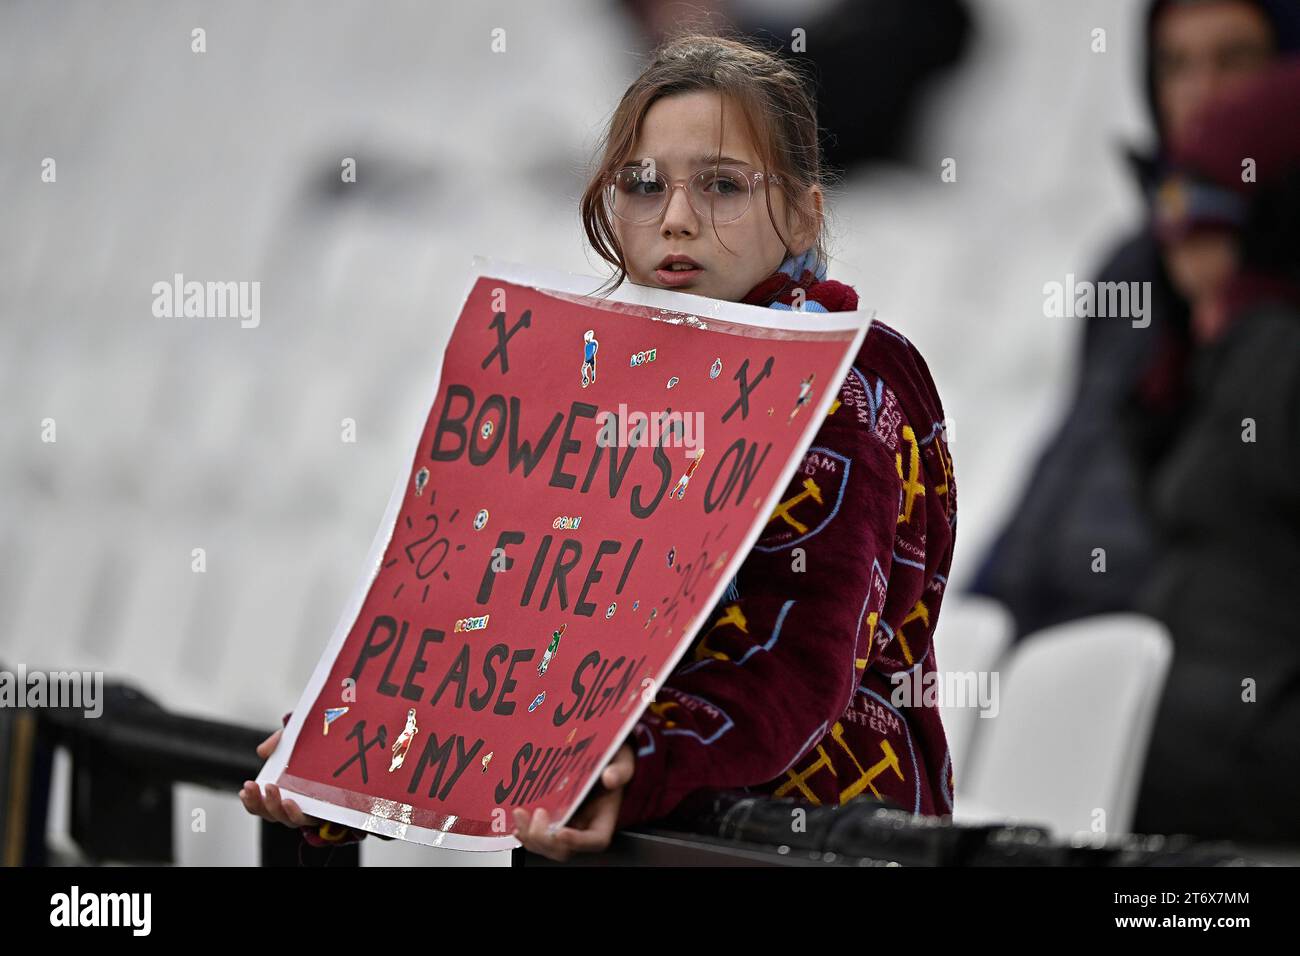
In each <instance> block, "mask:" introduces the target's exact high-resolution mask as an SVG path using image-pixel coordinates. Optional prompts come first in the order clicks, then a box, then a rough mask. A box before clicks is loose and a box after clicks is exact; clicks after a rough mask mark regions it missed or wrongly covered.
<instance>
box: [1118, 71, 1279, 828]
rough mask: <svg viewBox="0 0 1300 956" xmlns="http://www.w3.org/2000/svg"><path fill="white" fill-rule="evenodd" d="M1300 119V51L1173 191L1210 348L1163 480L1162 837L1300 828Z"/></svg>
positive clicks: (1242, 99) (1155, 758) (1153, 788)
mask: <svg viewBox="0 0 1300 956" xmlns="http://www.w3.org/2000/svg"><path fill="white" fill-rule="evenodd" d="M1298 116H1300V60H1296V59H1293V60H1291V61H1290V62H1289V63H1288V64H1286V65H1284V66H1279V67H1277V68H1276V69H1274V70H1271V71H1269V72H1268V73H1267V74H1265V75H1263V76H1261V77H1259V78H1258V79H1257V80H1256V81H1254V82H1252V83H1251V84H1250V85H1249V86H1248V87H1247V88H1245V89H1242V90H1239V91H1237V92H1235V93H1233V94H1231V95H1228V96H1225V97H1223V98H1220V99H1217V100H1216V102H1214V103H1212V104H1211V106H1210V108H1209V109H1208V110H1206V111H1205V112H1203V113H1202V114H1199V115H1198V116H1197V117H1196V118H1195V119H1194V120H1192V121H1191V122H1190V123H1189V125H1188V127H1187V128H1186V130H1185V131H1184V135H1183V137H1182V138H1181V139H1180V140H1179V143H1178V145H1177V148H1176V149H1175V150H1174V153H1173V157H1172V163H1171V171H1170V172H1169V174H1168V175H1167V176H1166V177H1165V179H1164V182H1163V184H1162V186H1161V187H1160V189H1159V191H1158V193H1157V198H1156V203H1155V226H1156V234H1157V236H1158V237H1159V238H1160V241H1161V244H1162V248H1163V252H1164V258H1165V262H1166V264H1167V267H1168V271H1169V275H1170V277H1171V280H1172V282H1173V284H1174V286H1175V287H1176V288H1177V290H1178V291H1179V293H1180V294H1181V295H1183V296H1184V297H1185V298H1186V299H1187V301H1188V303H1189V304H1190V307H1191V333H1192V342H1193V350H1192V354H1191V356H1190V359H1189V361H1188V365H1187V375H1186V380H1187V382H1188V386H1189V392H1190V396H1189V401H1188V406H1187V407H1188V411H1187V415H1186V420H1185V422H1184V424H1183V427H1182V429H1181V430H1180V432H1179V434H1178V437H1177V439H1176V441H1175V442H1174V443H1173V445H1172V446H1171V447H1170V448H1169V450H1168V451H1167V453H1165V454H1164V456H1163V457H1162V458H1161V459H1160V460H1159V462H1158V463H1156V464H1155V466H1154V469H1153V470H1152V471H1151V473H1150V475H1149V487H1148V490H1149V500H1150V505H1151V514H1152V518H1153V523H1154V525H1155V527H1156V531H1157V535H1158V538H1159V541H1160V555H1161V557H1160V560H1159V562H1158V563H1157V566H1156V568H1155V570H1154V572H1153V574H1152V575H1151V577H1150V578H1149V579H1148V581H1147V584H1146V586H1145V587H1144V588H1143V589H1142V591H1141V593H1140V595H1139V596H1138V600H1137V605H1138V609H1139V610H1142V611H1144V612H1146V613H1149V614H1151V615H1153V616H1155V617H1157V618H1159V619H1160V620H1161V621H1163V622H1164V623H1165V624H1166V625H1167V626H1168V627H1169V629H1170V632H1171V634H1172V635H1173V639H1174V657H1173V666H1172V670H1171V672H1170V675H1169V678H1168V680H1167V683H1166V686H1165V691H1164V695H1163V698H1162V700H1161V706H1160V709H1159V712H1158V715H1157V719H1156V724H1155V730H1154V734H1153V737H1152V743H1151V748H1150V753H1149V756H1148V760H1147V766H1146V771H1145V776H1144V783H1143V787H1142V791H1141V794H1140V799H1139V807H1138V814H1137V821H1136V824H1135V827H1136V829H1138V830H1140V831H1143V832H1183V833H1193V834H1197V835H1200V836H1204V837H1224V838H1234V839H1237V840H1242V841H1260V842H1265V841H1268V842H1271V841H1297V840H1300V628H1298V627H1297V626H1296V611H1295V602H1296V600H1297V586H1300V124H1298V123H1297V122H1296V117H1298ZM1149 378H1150V377H1148V380H1147V381H1144V383H1143V384H1144V385H1146V386H1148V390H1150V391H1154V392H1158V391H1159V390H1160V388H1162V387H1163V386H1162V385H1161V383H1160V382H1154V383H1152V382H1150V381H1149ZM1138 434H1139V435H1140V434H1141V432H1140V431H1139V432H1138Z"/></svg>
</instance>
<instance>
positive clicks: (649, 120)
mask: <svg viewBox="0 0 1300 956" xmlns="http://www.w3.org/2000/svg"><path fill="white" fill-rule="evenodd" d="M728 107H729V108H728V109H727V115H726V117H725V123H723V125H722V127H721V129H719V123H720V122H721V115H720V114H721V110H722V98H721V96H720V95H719V94H718V93H716V92H713V91H704V90H699V91H693V92H690V93H674V94H672V95H670V96H665V97H664V98H663V99H660V100H657V101H656V102H655V103H654V105H653V106H651V107H650V109H649V110H647V111H646V114H645V117H644V118H643V120H642V123H641V131H640V136H639V138H638V139H637V141H636V143H635V144H634V145H633V149H632V153H633V155H632V158H631V159H629V160H628V163H629V164H632V165H641V163H642V161H643V160H644V159H646V158H652V159H653V160H654V166H655V169H656V170H657V171H658V172H659V173H661V174H663V175H664V176H665V177H667V179H668V180H669V181H670V182H671V181H676V180H682V181H686V182H689V180H690V178H691V177H692V176H694V175H695V174H696V173H697V172H699V171H700V170H701V169H706V168H709V167H712V166H713V164H714V158H715V157H716V156H717V155H718V143H719V140H721V143H722V153H721V156H722V165H724V166H728V165H731V166H737V167H739V168H740V169H742V170H743V171H757V172H765V170H763V169H762V168H761V167H760V166H758V165H757V163H758V153H757V151H756V150H755V149H754V146H753V143H752V142H751V140H750V137H749V135H748V134H747V133H746V132H745V128H744V121H743V119H742V118H741V114H740V111H739V107H733V106H731V104H728ZM765 190H770V192H771V196H772V211H773V213H775V215H776V218H777V221H778V222H780V223H781V224H782V226H781V228H782V231H783V232H784V233H785V235H786V236H787V237H789V238H790V242H791V248H790V250H788V251H789V252H793V253H796V254H800V253H803V252H806V251H807V250H808V249H809V248H810V247H811V246H812V243H813V240H814V239H815V238H816V237H815V236H812V235H806V234H800V233H797V232H796V230H795V228H794V223H793V222H792V221H791V220H792V217H791V216H790V215H789V212H788V209H787V205H786V201H785V196H784V193H783V191H782V189H781V187H780V186H774V185H773V186H769V185H767V183H766V181H760V182H759V183H757V184H755V186H754V195H753V199H752V201H751V202H750V204H749V208H748V209H747V210H746V211H745V214H744V215H743V216H741V217H740V218H739V219H737V220H735V221H734V222H728V223H719V224H718V225H717V227H716V228H717V231H716V234H715V232H714V225H713V223H711V222H710V221H709V218H708V216H707V210H706V215H704V216H701V215H700V214H699V213H697V212H696V211H695V209H693V208H692V207H691V204H690V202H689V201H688V199H687V196H686V189H672V190H670V191H669V192H670V195H669V199H668V204H667V206H666V207H665V208H664V210H663V212H662V214H661V215H660V216H659V218H657V219H652V220H651V221H649V222H647V223H630V222H627V221H625V220H622V219H618V218H615V219H614V232H615V235H616V236H617V237H618V241H619V244H620V245H621V246H622V248H623V257H624V259H625V260H626V261H627V273H628V278H629V279H630V280H631V281H632V282H634V283H635V284H637V285H643V286H651V287H653V288H657V289H675V290H676V291H678V292H689V293H691V294H693V295H703V296H708V297H710V298H714V299H722V300H725V301H728V302H738V301H740V300H741V299H742V298H744V296H745V294H746V293H748V292H749V290H750V289H752V288H753V287H754V286H756V285H757V284H758V283H759V282H761V281H762V280H764V279H766V278H767V277H768V276H770V275H771V274H772V273H773V272H775V271H776V270H777V268H778V267H779V266H780V265H781V262H782V261H783V260H784V259H785V257H786V255H787V249H786V247H785V244H784V243H783V241H782V240H781V237H780V236H779V235H778V234H777V231H776V228H775V227H774V226H773V225H772V221H771V219H770V218H769V216H768V211H767V199H766V195H765ZM812 191H813V194H814V202H815V203H816V208H817V211H818V213H819V214H820V212H821V204H822V197H821V190H820V189H818V188H817V187H815V186H814V187H812ZM719 239H721V240H722V241H721V242H720V241H719ZM723 242H725V243H726V246H723V244H722V243H723ZM670 255H683V256H688V257H690V258H691V259H692V260H694V262H695V263H696V264H697V265H698V266H699V267H700V271H698V272H695V273H693V274H691V275H689V276H687V277H685V278H683V277H681V276H678V277H673V278H669V277H664V276H662V275H660V274H658V270H659V267H660V266H661V265H663V264H664V259H665V257H667V256H670Z"/></svg>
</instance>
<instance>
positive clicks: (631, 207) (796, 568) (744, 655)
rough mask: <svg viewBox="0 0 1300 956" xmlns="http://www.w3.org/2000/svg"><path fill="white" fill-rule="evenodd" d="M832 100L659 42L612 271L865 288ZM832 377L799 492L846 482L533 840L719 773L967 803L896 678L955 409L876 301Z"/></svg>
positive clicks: (610, 239) (286, 812)
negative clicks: (831, 258) (829, 197)
mask: <svg viewBox="0 0 1300 956" xmlns="http://www.w3.org/2000/svg"><path fill="white" fill-rule="evenodd" d="M815 110H816V107H815V103H814V100H813V97H812V94H811V92H810V87H809V84H808V82H807V80H806V79H805V77H804V76H803V75H801V74H800V73H798V72H797V71H796V70H795V69H793V68H792V67H791V66H790V65H789V64H787V63H785V62H783V61H782V60H780V59H778V58H777V57H775V56H773V55H771V54H768V53H766V52H763V51H761V50H758V49H754V48H752V47H750V46H746V45H744V44H742V43H738V42H734V41H731V40H728V39H723V38H720V37H716V36H705V35H698V34H689V35H686V36H682V37H680V38H677V39H675V40H671V41H669V42H668V43H667V44H665V45H664V46H663V47H661V48H660V49H659V50H658V51H657V52H656V54H655V55H654V59H653V62H652V63H651V64H650V66H649V67H648V69H647V70H646V71H645V72H644V73H643V74H642V75H641V76H640V77H639V78H638V79H637V80H636V81H635V82H634V83H633V84H632V86H631V87H630V88H629V89H628V90H627V92H626V93H625V94H624V96H623V99H622V101H621V102H620V104H619V106H618V108H617V110H616V111H615V113H614V116H613V118H612V120H611V124H610V128H609V130H608V132H607V134H606V136H605V139H604V143H603V155H602V159H601V161H600V166H599V169H598V170H597V171H596V174H595V175H594V176H593V178H592V180H591V182H590V184H589V185H588V187H587V189H586V192H585V194H584V195H583V198H582V202H581V215H582V221H583V225H584V227H585V229H586V234H587V237H588V239H589V240H590V242H591V245H592V246H593V248H594V249H595V250H596V252H597V253H598V254H599V255H600V256H601V257H602V258H603V259H605V260H606V261H607V262H609V263H610V264H611V265H612V266H614V267H615V268H616V269H617V270H618V271H617V273H616V275H615V276H614V277H613V280H612V281H613V282H614V284H615V285H618V284H620V283H621V282H622V281H623V280H624V279H630V280H631V281H632V282H633V283H635V284H637V285H644V286H651V287H654V288H665V289H675V290H677V291H679V292H687V293H693V294H696V295H703V296H708V297H711V298H715V299H723V300H727V301H731V302H746V303H751V304H754V305H759V306H766V307H770V308H777V309H796V310H798V309H802V310H804V311H814V312H830V311H852V310H854V309H856V308H857V304H858V297H857V294H856V293H855V292H854V290H853V289H852V288H850V287H849V286H846V285H844V284H843V283H839V282H835V281H832V280H829V279H827V278H826V266H825V262H826V246H825V233H824V230H823V228H822V225H823V186H824V181H825V177H824V174H823V171H822V168H821V151H820V144H819V140H818V127H817V120H816V112H815ZM679 186H680V187H682V188H681V189H680V190H679V189H678V188H677V187H679ZM838 398H839V403H838V405H833V406H832V411H831V413H830V414H828V415H827V417H826V421H825V422H824V423H823V425H822V426H821V428H820V430H819V431H818V433H817V437H816V438H815V440H814V442H813V449H810V452H809V454H808V456H807V457H806V458H805V463H804V468H803V470H802V471H801V472H800V473H799V474H798V476H797V477H796V479H795V482H794V483H792V485H791V488H790V490H789V492H788V493H787V494H786V495H785V497H784V498H783V500H787V499H789V498H792V497H794V496H795V495H797V494H798V493H799V491H800V490H802V488H803V484H804V479H805V478H806V477H808V476H815V480H816V481H817V482H819V483H820V484H821V485H822V486H824V487H826V488H834V489H836V491H837V493H838V492H839V491H840V490H841V489H842V494H839V495H838V498H837V497H836V496H835V495H831V496H826V495H823V496H822V497H823V502H824V503H823V504H822V505H821V507H822V508H823V513H822V514H821V515H820V516H818V519H817V521H816V523H815V524H814V525H812V526H813V527H818V528H820V530H818V531H816V532H815V533H814V534H812V535H801V536H800V538H799V541H798V547H799V548H801V549H802V550H803V554H802V555H801V559H799V560H796V559H795V557H794V556H793V555H792V551H793V549H794V544H792V543H786V542H788V541H791V540H792V536H791V535H788V534H787V530H786V529H788V528H790V527H791V524H790V523H789V522H787V521H785V520H783V519H782V518H781V517H780V514H779V509H778V514H774V515H773V517H772V520H771V521H770V522H769V524H768V525H767V528H766V529H765V530H764V532H763V536H762V537H761V538H760V539H759V542H758V543H759V545H760V546H762V550H759V549H758V548H756V549H755V550H753V551H751V552H750V553H749V555H748V556H747V557H746V559H745V561H744V562H743V564H742V565H741V568H740V571H739V572H738V574H737V575H736V578H735V580H733V581H732V583H731V587H730V588H729V590H728V594H727V596H726V598H725V599H724V600H723V601H722V602H721V604H719V606H718V608H717V609H716V610H715V613H714V615H713V620H714V623H713V624H712V625H711V626H709V627H707V628H705V629H704V631H703V632H702V633H701V634H700V636H699V642H698V644H697V645H696V647H695V649H694V651H693V652H691V653H688V654H687V655H686V656H685V657H684V658H683V660H682V661H681V662H680V664H679V665H678V666H677V668H676V669H675V670H674V671H673V673H672V674H671V675H670V677H669V679H668V680H667V681H666V682H665V684H664V685H663V686H661V687H659V688H658V689H657V692H656V697H655V702H654V703H652V704H651V705H650V707H649V708H648V709H647V711H646V713H645V714H644V715H643V716H642V718H641V720H640V721H639V722H638V723H637V724H636V726H635V729H634V732H633V734H632V735H631V736H630V737H629V739H628V742H627V744H625V745H624V746H623V747H622V748H620V750H619V751H618V752H617V754H616V755H615V757H614V759H613V760H612V761H611V762H610V764H609V766H608V767H606V769H605V771H604V773H603V774H602V777H601V784H600V786H599V787H598V788H597V790H595V791H593V793H592V794H591V795H590V796H589V797H588V799H587V800H586V801H585V802H584V804H583V806H582V807H581V808H580V809H579V810H578V812H577V813H575V814H574V816H573V818H572V819H571V820H570V822H569V824H568V825H567V826H565V827H561V828H557V829H554V830H552V828H551V826H550V821H549V820H548V819H547V814H546V812H545V811H544V810H540V809H539V810H537V811H536V812H535V813H534V814H532V816H529V815H528V814H527V813H525V812H524V811H523V810H515V812H514V813H515V824H516V827H517V830H516V831H515V835H516V836H517V837H518V839H519V840H520V841H521V842H522V843H523V845H524V846H525V847H527V848H528V849H530V850H533V851H535V852H538V853H542V854H544V855H546V856H549V857H552V858H555V859H565V858H567V857H568V856H569V855H570V854H572V853H574V852H580V851H597V850H601V849H604V848H605V847H606V846H607V845H608V843H609V840H610V837H611V836H612V834H613V832H614V830H615V829H617V828H620V827H626V826H631V825H634V824H637V823H642V822H645V821H649V820H655V819H660V818H664V817H668V816H670V815H680V816H682V818H685V817H686V816H688V815H689V813H690V812H691V810H692V808H693V806H695V805H697V802H698V801H701V800H703V799H705V798H706V797H707V794H708V792H709V791H710V790H717V789H739V788H745V789H747V790H748V791H749V792H751V793H754V794H770V795H775V796H789V797H794V798H798V799H801V800H804V801H807V802H810V803H815V804H830V805H838V804H841V803H844V802H847V801H848V800H850V799H852V798H854V797H856V796H860V795H861V796H867V797H874V798H881V799H885V800H888V801H890V802H892V803H894V804H896V805H898V806H899V807H902V808H904V809H906V810H909V811H911V812H913V813H917V814H947V813H951V811H952V769H951V761H950V759H949V755H948V748H947V741H946V739H945V736H944V730H943V725H942V723H941V721H940V717H939V711H938V708H937V707H935V706H928V707H927V706H924V705H923V702H922V701H920V700H912V699H911V696H910V695H909V696H908V698H907V699H906V700H905V701H904V700H902V699H901V698H900V702H899V703H895V702H893V700H892V699H893V698H894V697H895V696H896V694H895V689H896V687H897V686H898V685H899V684H900V683H903V681H902V680H900V679H893V680H891V677H896V678H905V679H906V680H905V684H906V686H907V688H908V689H909V690H910V689H911V688H912V687H920V686H922V679H923V678H924V677H925V675H926V674H927V673H930V672H932V671H934V670H935V669H936V665H935V656H934V648H933V646H932V644H931V640H930V637H931V634H932V632H933V630H934V626H935V622H936V620H937V618H938V614H939V604H940V601H941V599H942V597H943V592H944V586H945V584H946V580H947V574H948V567H949V564H950V563H951V560H952V547H953V533H954V527H955V524H956V516H957V508H956V486H955V485H954V483H953V477H952V464H951V459H950V458H949V456H948V451H947V445H946V442H945V438H944V434H943V422H944V414H943V409H942V406H941V404H940V402H939V396H938V394H937V393H936V391H935V388H934V383H933V382H932V381H931V378H930V374H929V371H928V370H927V368H926V366H925V362H924V360H923V359H922V358H921V356H920V355H919V353H918V352H917V351H916V349H915V348H914V347H913V346H912V345H911V344H910V343H908V341H907V340H906V339H905V338H903V336H901V335H900V334H898V333H897V332H895V331H894V330H893V329H890V328H889V327H887V326H885V325H883V324H881V323H879V322H877V323H875V324H874V325H873V326H872V328H871V330H870V331H869V332H868V334H867V336H866V339H865V342H864V344H863V346H862V349H861V351H860V352H859V354H858V356H857V357H856V359H855V361H854V364H853V367H852V369H851V370H850V373H849V376H848V377H847V378H846V379H845V380H844V382H843V383H842V384H841V385H840V389H839V395H838ZM837 500H838V505H836V504H835V502H836V501H837ZM807 516H808V515H807V512H806V511H801V512H800V521H801V522H805V521H806V518H807ZM684 697H692V698H696V699H703V700H704V701H705V702H707V704H708V705H709V707H708V708H706V709H707V710H711V711H712V712H714V713H716V712H717V711H719V710H720V711H722V712H723V713H725V714H726V716H727V717H728V718H730V724H729V727H728V729H727V730H725V731H724V732H722V733H721V734H718V733H716V728H709V730H708V731H706V732H693V731H697V730H699V731H703V730H704V728H696V727H694V726H693V725H694V723H695V717H694V715H695V714H698V713H700V712H701V711H700V709H699V708H697V707H690V708H687V707H681V706H677V702H678V701H680V700H682V699H683V698H684ZM902 704H909V705H911V706H902ZM263 749H265V750H266V754H268V755H269V753H270V751H271V750H273V749H274V742H273V739H272V740H268V741H267V742H266V743H265V744H264V745H263ZM259 752H260V751H259ZM268 791H269V792H268V798H267V800H266V803H265V804H263V802H262V798H261V795H260V794H258V793H257V788H256V786H255V785H254V786H253V787H252V789H251V791H250V790H249V788H248V786H247V785H246V787H245V791H244V794H243V797H244V800H245V804H246V806H248V807H249V809H250V811H251V812H260V813H262V814H263V815H265V816H268V817H270V818H272V819H278V820H280V821H281V822H285V823H289V824H291V825H297V824H301V823H304V822H307V818H304V817H303V816H302V814H301V812H300V811H299V810H298V809H297V808H296V807H295V806H293V804H292V802H286V803H285V804H284V805H281V803H280V800H279V795H278V793H274V792H270V791H273V788H268ZM333 830H334V831H335V832H336V833H337V832H339V830H340V828H337V827H335V828H333ZM306 832H308V833H309V834H310V833H311V832H312V831H311V830H310V829H309V828H308V829H306ZM309 839H310V840H311V842H317V839H318V838H317V837H316V836H315V835H313V836H309Z"/></svg>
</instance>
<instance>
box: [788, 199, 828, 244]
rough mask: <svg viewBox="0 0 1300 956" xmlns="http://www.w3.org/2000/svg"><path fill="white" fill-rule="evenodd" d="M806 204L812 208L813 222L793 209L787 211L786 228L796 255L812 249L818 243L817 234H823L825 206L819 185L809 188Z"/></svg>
mask: <svg viewBox="0 0 1300 956" xmlns="http://www.w3.org/2000/svg"><path fill="white" fill-rule="evenodd" d="M805 202H806V203H808V204H809V205H810V206H811V208H812V218H811V221H809V220H808V219H807V218H806V217H804V216H799V215H796V214H795V211H794V210H793V209H790V208H787V210H786V219H787V220H788V221H787V222H786V226H787V227H788V228H789V229H790V247H791V252H793V253H794V254H795V255H803V254H804V253H805V252H807V251H808V250H809V249H811V248H812V246H813V244H814V243H815V242H816V241H817V234H818V233H819V232H821V225H822V209H823V207H824V205H825V197H824V196H823V195H822V188H821V187H820V186H817V185H812V186H809V187H808V192H807V193H806V194H805Z"/></svg>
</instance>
